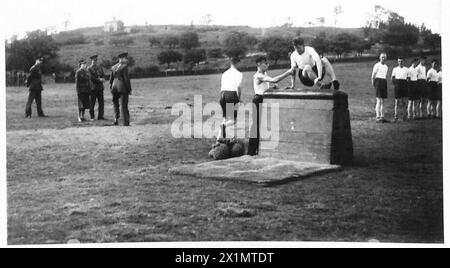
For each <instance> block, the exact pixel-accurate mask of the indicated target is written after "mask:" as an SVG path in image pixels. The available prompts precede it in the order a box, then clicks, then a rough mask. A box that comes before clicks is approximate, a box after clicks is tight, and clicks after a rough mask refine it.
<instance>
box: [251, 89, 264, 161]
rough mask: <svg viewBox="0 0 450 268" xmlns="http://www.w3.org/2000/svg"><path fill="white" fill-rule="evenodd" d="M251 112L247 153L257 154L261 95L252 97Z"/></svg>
mask: <svg viewBox="0 0 450 268" xmlns="http://www.w3.org/2000/svg"><path fill="white" fill-rule="evenodd" d="M252 102H253V104H254V105H253V112H252V118H253V123H252V127H251V128H250V139H249V142H248V154H249V155H257V154H258V152H259V137H260V136H259V112H260V111H259V107H260V104H261V103H262V102H263V96H262V95H255V96H254V97H253V101H252Z"/></svg>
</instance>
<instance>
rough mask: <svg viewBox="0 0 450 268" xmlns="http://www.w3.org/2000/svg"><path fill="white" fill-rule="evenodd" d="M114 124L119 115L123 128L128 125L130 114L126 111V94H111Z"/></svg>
mask: <svg viewBox="0 0 450 268" xmlns="http://www.w3.org/2000/svg"><path fill="white" fill-rule="evenodd" d="M113 104H114V122H118V120H119V118H120V114H122V116H123V124H124V126H129V125H130V112H129V111H128V94H124V93H113Z"/></svg>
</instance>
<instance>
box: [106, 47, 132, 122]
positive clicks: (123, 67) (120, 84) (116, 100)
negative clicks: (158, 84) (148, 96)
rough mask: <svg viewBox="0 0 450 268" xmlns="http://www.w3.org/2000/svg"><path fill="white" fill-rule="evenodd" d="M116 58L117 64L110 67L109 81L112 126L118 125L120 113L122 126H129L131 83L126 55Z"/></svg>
mask: <svg viewBox="0 0 450 268" xmlns="http://www.w3.org/2000/svg"><path fill="white" fill-rule="evenodd" d="M117 57H118V58H119V62H118V63H117V64H116V65H114V66H113V67H112V72H111V77H110V79H109V83H110V89H111V93H112V96H113V104H114V122H113V124H114V125H115V126H117V125H119V118H120V114H121V113H122V116H123V124H124V126H129V125H130V112H129V111H128V96H129V95H131V82H130V77H129V76H128V65H127V64H128V53H121V54H120V55H118V56H117ZM120 110H121V111H120Z"/></svg>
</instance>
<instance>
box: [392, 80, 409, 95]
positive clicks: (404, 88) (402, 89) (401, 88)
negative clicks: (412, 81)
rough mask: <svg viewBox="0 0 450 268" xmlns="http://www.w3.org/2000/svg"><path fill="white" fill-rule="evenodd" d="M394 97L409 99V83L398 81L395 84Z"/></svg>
mask: <svg viewBox="0 0 450 268" xmlns="http://www.w3.org/2000/svg"><path fill="white" fill-rule="evenodd" d="M394 96H395V98H396V99H401V98H407V97H408V81H406V80H400V79H396V80H395V82H394Z"/></svg>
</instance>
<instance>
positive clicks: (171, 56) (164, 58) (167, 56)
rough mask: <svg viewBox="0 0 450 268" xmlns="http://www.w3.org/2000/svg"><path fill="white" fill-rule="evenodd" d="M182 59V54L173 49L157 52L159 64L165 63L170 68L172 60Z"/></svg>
mask: <svg viewBox="0 0 450 268" xmlns="http://www.w3.org/2000/svg"><path fill="white" fill-rule="evenodd" d="M182 60H183V55H182V54H181V53H179V52H177V51H174V50H166V51H162V52H161V53H159V54H158V61H159V64H167V68H170V64H171V63H172V62H179V61H182Z"/></svg>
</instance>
